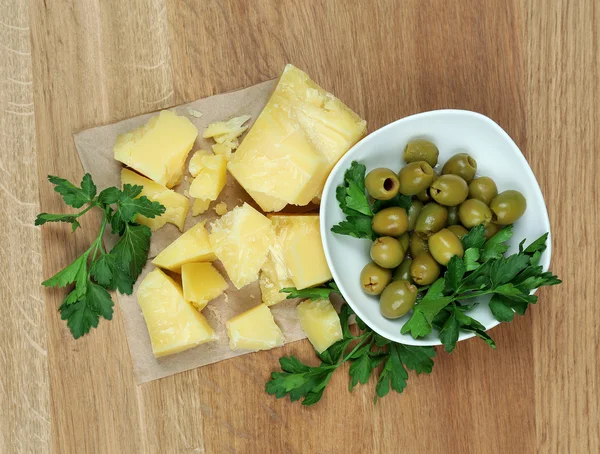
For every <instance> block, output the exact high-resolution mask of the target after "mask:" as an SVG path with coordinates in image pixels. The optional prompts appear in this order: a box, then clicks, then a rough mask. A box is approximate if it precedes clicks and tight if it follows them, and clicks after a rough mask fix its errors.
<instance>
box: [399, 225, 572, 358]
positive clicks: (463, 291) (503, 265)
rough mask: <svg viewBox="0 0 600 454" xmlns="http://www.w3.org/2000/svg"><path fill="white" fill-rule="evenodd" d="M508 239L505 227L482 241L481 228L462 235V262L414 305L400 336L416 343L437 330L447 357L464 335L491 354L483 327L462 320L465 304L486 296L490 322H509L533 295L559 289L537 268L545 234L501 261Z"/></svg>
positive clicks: (552, 278) (468, 319) (456, 262)
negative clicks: (469, 334)
mask: <svg viewBox="0 0 600 454" xmlns="http://www.w3.org/2000/svg"><path fill="white" fill-rule="evenodd" d="M512 236H513V229H512V226H507V227H505V228H503V229H502V230H500V231H499V232H498V233H496V235H494V236H493V237H492V238H490V239H489V240H487V241H486V239H485V227H484V226H483V225H480V226H477V227H475V228H473V229H472V230H471V231H470V232H469V233H468V234H467V235H465V236H464V237H463V239H462V243H463V247H464V249H465V253H464V256H463V258H462V259H461V258H459V257H458V256H454V257H452V259H451V260H450V262H449V263H448V268H447V270H446V272H445V274H444V276H443V277H442V278H440V279H438V280H437V281H436V282H434V283H433V284H432V285H431V287H429V289H428V290H427V292H426V293H425V294H424V295H423V296H422V297H421V298H420V299H418V300H417V304H416V306H415V307H414V309H413V312H412V315H411V317H410V319H409V320H408V321H407V322H406V323H405V324H404V326H403V327H402V330H401V332H402V334H407V333H409V334H411V335H412V337H414V338H415V339H418V338H420V337H423V336H426V335H428V334H429V333H431V332H432V329H433V327H436V328H438V329H439V335H440V340H441V341H442V343H443V344H444V346H445V348H446V350H447V351H448V352H451V351H453V350H454V348H455V347H456V342H457V340H458V336H459V333H460V331H461V330H462V331H469V332H473V333H475V335H476V336H477V337H479V338H481V339H483V340H484V341H485V342H487V343H488V345H490V346H491V347H492V348H495V344H494V341H493V340H492V339H491V338H490V336H489V335H488V334H487V333H486V332H485V327H484V326H483V325H482V324H481V323H479V322H478V321H477V320H475V319H473V318H472V317H470V316H469V315H467V313H466V312H467V311H468V310H469V309H471V308H472V307H473V305H474V304H466V302H468V301H469V300H472V299H473V298H475V297H480V296H485V295H491V300H490V303H489V307H490V310H491V312H492V314H493V315H494V317H495V318H496V319H497V320H498V321H501V322H510V321H512V320H513V318H514V315H515V313H517V314H519V315H524V314H525V312H526V311H527V308H528V307H529V305H530V304H535V303H536V302H537V299H538V297H537V296H536V295H531V294H530V293H531V291H532V290H534V289H536V288H539V287H543V286H549V285H557V284H560V283H561V281H560V279H558V277H556V276H555V275H553V274H552V273H551V272H549V271H546V272H544V270H543V268H542V267H541V266H539V265H538V263H539V260H540V257H541V254H542V252H544V250H545V249H546V241H547V238H548V234H547V233H546V234H544V235H542V236H541V237H540V238H538V239H537V240H535V241H534V242H533V243H531V244H530V245H529V246H528V247H527V248H525V249H524V248H523V245H524V243H525V240H523V241H522V242H521V244H520V246H519V252H518V253H516V254H512V255H510V256H507V257H505V256H504V253H505V252H506V251H507V250H508V245H507V244H506V242H507V241H508V240H510V239H511V238H512Z"/></svg>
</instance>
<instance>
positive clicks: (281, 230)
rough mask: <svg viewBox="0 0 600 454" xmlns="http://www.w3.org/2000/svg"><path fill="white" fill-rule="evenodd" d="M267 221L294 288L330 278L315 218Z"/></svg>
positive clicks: (317, 219) (302, 217)
mask: <svg viewBox="0 0 600 454" xmlns="http://www.w3.org/2000/svg"><path fill="white" fill-rule="evenodd" d="M269 219H271V221H272V222H273V226H274V228H275V234H276V237H277V242H278V243H279V245H280V247H281V249H282V251H283V259H284V262H285V265H286V267H287V269H288V272H289V277H290V278H291V280H292V281H293V282H294V287H296V288H297V289H304V288H307V287H312V286H315V285H319V284H322V283H323V282H327V281H329V280H330V279H331V278H332V276H331V271H330V270H329V266H328V265H327V260H326V259H325V252H324V251H323V243H322V242H321V231H320V230H319V216H318V215H300V216H293V215H289V216H286V215H271V216H269Z"/></svg>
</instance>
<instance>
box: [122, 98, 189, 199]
mask: <svg viewBox="0 0 600 454" xmlns="http://www.w3.org/2000/svg"><path fill="white" fill-rule="evenodd" d="M196 137H198V130H197V129H196V127H195V126H194V125H193V124H192V122H191V121H190V120H189V119H187V118H186V117H184V116H179V115H177V114H176V113H174V112H171V111H170V110H163V111H162V112H160V114H158V115H155V116H153V117H151V118H150V120H148V123H146V124H145V125H144V126H141V127H140V128H137V129H134V130H133V131H129V132H127V133H124V134H120V135H119V136H118V137H117V140H116V142H115V146H114V148H113V153H114V157H115V159H116V160H117V161H121V162H122V163H123V164H125V165H126V166H129V167H131V168H133V169H135V170H137V171H138V172H140V173H141V174H143V175H145V176H147V177H148V178H150V179H152V180H154V181H156V182H157V183H159V184H161V185H163V186H166V187H167V188H172V187H173V186H175V185H177V184H179V183H180V182H181V178H182V176H183V172H184V170H185V161H186V159H187V155H188V153H189V152H190V151H191V149H192V146H193V145H194V141H195V140H196Z"/></svg>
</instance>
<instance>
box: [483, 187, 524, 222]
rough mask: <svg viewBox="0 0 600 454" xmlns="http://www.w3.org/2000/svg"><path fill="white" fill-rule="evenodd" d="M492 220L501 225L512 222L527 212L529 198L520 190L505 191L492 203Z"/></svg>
mask: <svg viewBox="0 0 600 454" xmlns="http://www.w3.org/2000/svg"><path fill="white" fill-rule="evenodd" d="M490 209H491V210H492V221H493V222H495V223H496V224H500V225H508V224H512V223H514V222H515V221H517V219H519V218H520V217H521V216H523V213H525V210H526V209H527V200H525V197H523V194H521V193H520V192H519V191H514V190H509V191H503V192H501V193H500V194H498V195H497V196H496V197H494V200H492V203H490Z"/></svg>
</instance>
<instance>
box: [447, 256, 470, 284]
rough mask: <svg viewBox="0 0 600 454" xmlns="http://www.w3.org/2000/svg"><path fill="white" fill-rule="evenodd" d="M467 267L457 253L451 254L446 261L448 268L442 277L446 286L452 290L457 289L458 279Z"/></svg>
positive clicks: (460, 278)
mask: <svg viewBox="0 0 600 454" xmlns="http://www.w3.org/2000/svg"><path fill="white" fill-rule="evenodd" d="M466 271H467V268H466V266H465V263H464V262H463V261H462V260H461V259H460V257H459V256H458V255H455V256H453V257H452V258H451V259H450V261H449V262H448V269H447V270H446V274H444V279H445V282H446V285H447V286H448V288H449V289H450V290H452V291H454V290H458V286H459V285H460V281H461V280H462V278H463V276H464V275H465V273H466Z"/></svg>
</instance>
